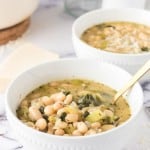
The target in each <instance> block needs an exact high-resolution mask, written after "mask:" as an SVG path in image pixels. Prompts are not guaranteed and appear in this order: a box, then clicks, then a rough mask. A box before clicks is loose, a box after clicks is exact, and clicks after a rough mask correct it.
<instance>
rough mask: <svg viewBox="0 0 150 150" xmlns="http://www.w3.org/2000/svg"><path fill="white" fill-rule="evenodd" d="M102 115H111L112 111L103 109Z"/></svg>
mask: <svg viewBox="0 0 150 150" xmlns="http://www.w3.org/2000/svg"><path fill="white" fill-rule="evenodd" d="M104 115H105V116H109V117H113V115H114V113H113V112H112V111H111V110H108V109H106V110H104Z"/></svg>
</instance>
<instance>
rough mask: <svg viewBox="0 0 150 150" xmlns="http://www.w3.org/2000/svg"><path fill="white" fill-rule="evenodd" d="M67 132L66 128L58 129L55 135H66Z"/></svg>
mask: <svg viewBox="0 0 150 150" xmlns="http://www.w3.org/2000/svg"><path fill="white" fill-rule="evenodd" d="M64 134H65V132H64V130H62V129H57V130H56V131H55V135H64Z"/></svg>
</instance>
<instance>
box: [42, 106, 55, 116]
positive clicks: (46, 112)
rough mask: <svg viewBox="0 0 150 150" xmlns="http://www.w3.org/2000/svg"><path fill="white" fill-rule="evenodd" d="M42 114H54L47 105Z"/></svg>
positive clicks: (51, 107)
mask: <svg viewBox="0 0 150 150" xmlns="http://www.w3.org/2000/svg"><path fill="white" fill-rule="evenodd" d="M44 113H45V114H46V115H47V116H49V115H52V114H54V113H55V110H54V108H53V106H52V105H48V106H46V107H45V108H44Z"/></svg>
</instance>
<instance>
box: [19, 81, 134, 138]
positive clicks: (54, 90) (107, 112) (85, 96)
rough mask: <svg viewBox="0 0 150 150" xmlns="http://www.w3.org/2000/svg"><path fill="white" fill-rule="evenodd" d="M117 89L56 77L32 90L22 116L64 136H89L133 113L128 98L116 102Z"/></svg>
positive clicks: (30, 123) (41, 128) (34, 125)
mask: <svg viewBox="0 0 150 150" xmlns="http://www.w3.org/2000/svg"><path fill="white" fill-rule="evenodd" d="M115 93H116V91H115V90H113V89H111V88H110V87H108V86H106V85H104V84H102V83H97V82H93V81H90V80H81V79H72V80H61V81H53V82H50V83H48V84H45V85H42V86H40V87H39V88H37V89H35V90H33V91H32V92H31V93H29V94H28V95H27V96H26V97H25V98H24V99H23V100H22V102H21V104H20V105H19V107H18V109H17V116H18V118H19V119H20V120H21V121H22V122H23V123H25V124H26V125H28V126H29V127H32V128H34V129H37V130H39V131H42V132H45V133H48V134H54V135H60V136H85V135H91V134H96V133H101V132H104V131H107V130H110V129H112V128H115V127H117V126H119V125H120V124H122V123H123V122H125V121H126V120H128V119H129V118H130V116H131V112H130V108H129V105H128V103H127V102H126V100H125V99H124V98H123V97H121V98H120V99H119V100H118V101H117V102H116V104H112V99H113V97H114V95H115Z"/></svg>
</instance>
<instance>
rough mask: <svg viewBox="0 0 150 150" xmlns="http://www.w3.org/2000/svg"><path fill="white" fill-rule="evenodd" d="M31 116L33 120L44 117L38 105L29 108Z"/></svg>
mask: <svg viewBox="0 0 150 150" xmlns="http://www.w3.org/2000/svg"><path fill="white" fill-rule="evenodd" d="M29 118H30V119H31V120H33V121H36V120H38V119H40V118H42V114H41V112H40V111H39V110H38V109H37V108H36V107H33V106H31V107H30V108H29Z"/></svg>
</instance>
